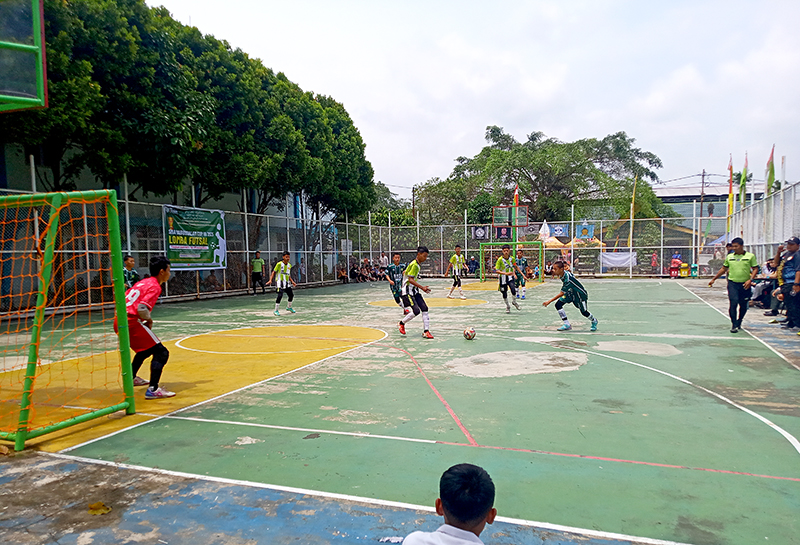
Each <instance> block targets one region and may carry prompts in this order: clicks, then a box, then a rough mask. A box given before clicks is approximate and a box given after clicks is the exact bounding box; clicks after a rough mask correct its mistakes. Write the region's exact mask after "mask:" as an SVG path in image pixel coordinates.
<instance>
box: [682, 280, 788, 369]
mask: <svg viewBox="0 0 800 545" xmlns="http://www.w3.org/2000/svg"><path fill="white" fill-rule="evenodd" d="M681 287H682V288H683V289H685V290H686V291H688V292H689V293H691V294H692V295H694V296H695V297H697V298H698V299H700V300H701V301H702V302H704V303H705V304H707V305H708V306H710V307H711V308H713V309H714V310H716V311H717V312H719V313H720V314H722V315H723V316H725V318H728V319H729V318H730V317H729V316H727V315H726V314H725V313H724V312H722V311H721V310H720V309H718V308H717V307H715V306H714V305H712V304H711V303H709V302H708V301H706V300H705V299H703V298H702V297H700V296H699V295H697V294H696V293H695V292H693V291H692V290H690V289H689V288H687V287H686V286H684V285H683V284H681ZM739 329H743V330H744V331H745V333H747V334H748V335H750V336H751V337H753V338H754V339H755V340H757V341H758V342H760V343H761V344H763V345H764V346H766V347H767V348H769V350H770V351H771V352H772V353H774V354H775V355H776V356H778V357H779V358H780V359H782V360H783V361H785V362H786V363H788V364H789V365H791V366H792V367H794V368H795V369H797V370H798V371H800V367H798V366H797V365H795V364H794V363H792V362H790V361H789V359H788V358H787V357H786V356H784V355H783V354H781V353H780V352H778V351H777V350H775V349H774V348H772V347H771V346H770V345H768V344H767V343H766V342H765V341H764V340H763V339H760V338H759V337H756V336H755V335H753V334H752V333H750V331H748V330H746V329H744V328H743V327H741V328H739Z"/></svg>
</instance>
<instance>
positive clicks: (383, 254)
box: [380, 252, 389, 271]
mask: <svg viewBox="0 0 800 545" xmlns="http://www.w3.org/2000/svg"><path fill="white" fill-rule="evenodd" d="M380 266H381V269H383V270H384V271H385V270H386V268H387V267H388V266H389V258H388V257H387V256H386V252H381V258H380Z"/></svg>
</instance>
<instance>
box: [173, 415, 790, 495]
mask: <svg viewBox="0 0 800 545" xmlns="http://www.w3.org/2000/svg"><path fill="white" fill-rule="evenodd" d="M165 418H169V419H171V420H188V421H191V422H206V423H208V424H225V425H234V426H250V427H253V428H267V429H273V430H285V431H302V432H310V433H326V434H332V435H347V436H350V437H372V438H375V439H390V440H392V441H409V442H412V443H429V444H436V443H438V442H439V441H436V440H435V439H415V438H412V437H398V436H395V435H376V434H373V433H368V432H354V431H334V430H321V429H313V428H296V427H293V426H277V425H274V424H257V423H255V422H235V421H231V420H214V419H211V418H198V417H196V416H166V417H165ZM798 480H800V479H798Z"/></svg>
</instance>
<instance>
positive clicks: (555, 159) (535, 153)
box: [418, 126, 671, 223]
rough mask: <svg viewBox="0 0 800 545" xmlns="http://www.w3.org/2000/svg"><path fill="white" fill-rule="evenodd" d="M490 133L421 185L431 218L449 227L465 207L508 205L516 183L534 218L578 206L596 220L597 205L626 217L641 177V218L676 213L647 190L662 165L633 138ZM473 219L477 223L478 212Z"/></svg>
mask: <svg viewBox="0 0 800 545" xmlns="http://www.w3.org/2000/svg"><path fill="white" fill-rule="evenodd" d="M485 136H486V140H487V143H488V145H487V146H486V147H484V148H483V149H482V150H481V152H480V153H478V154H477V155H476V156H475V157H472V158H466V157H459V158H458V159H457V160H456V162H457V165H456V167H455V169H454V170H453V172H452V173H451V175H450V176H449V177H448V178H447V179H446V180H439V179H438V178H434V179H432V180H429V181H428V182H427V183H425V184H423V185H422V186H421V187H420V189H419V192H418V195H419V196H420V197H421V198H418V202H419V205H418V206H419V208H420V210H421V211H422V212H423V213H424V214H427V217H426V219H428V220H430V221H434V222H442V223H446V222H449V221H453V220H454V219H455V216H456V215H458V214H463V210H464V209H465V208H466V209H468V210H475V209H476V208H477V207H479V206H480V207H482V208H483V209H484V210H485V209H486V208H487V207H488V208H491V206H492V205H489V204H488V203H489V202H493V203H494V204H499V203H504V204H510V203H511V202H512V200H513V193H514V188H515V187H517V186H518V187H519V194H520V204H523V205H528V206H529V213H530V217H531V219H532V220H533V221H541V220H563V219H565V218H568V217H569V216H570V208H571V205H572V204H573V203H574V204H576V212H578V213H579V217H587V218H591V213H590V211H591V210H592V209H597V207H598V206H601V207H604V208H605V212H606V213H608V212H612V213H614V214H616V215H617V216H618V217H627V216H628V215H629V214H630V203H631V197H632V195H633V185H634V180H635V179H638V180H639V182H638V184H637V189H636V192H637V197H636V208H635V215H636V216H637V217H657V216H664V215H667V214H670V213H671V212H670V211H669V208H668V207H666V206H664V205H663V204H662V203H661V201H660V200H659V199H658V198H657V197H656V196H655V194H654V193H653V191H652V188H651V187H650V185H649V182H655V181H657V180H658V176H657V175H656V174H655V172H654V169H657V168H661V160H660V159H659V158H658V157H656V156H655V155H654V154H652V153H650V152H647V151H643V150H641V149H639V148H636V147H634V142H635V141H634V139H632V138H630V137H628V136H627V135H626V134H625V133H624V132H618V133H615V134H611V135H608V136H606V137H604V138H602V139H596V138H587V139H583V140H578V141H575V142H561V141H559V140H557V139H554V138H547V137H546V136H545V135H544V134H543V133H540V132H533V133H531V134H530V135H528V138H527V140H526V141H525V142H517V141H516V140H515V139H514V137H513V136H511V135H508V134H506V133H505V132H504V131H503V129H502V128H501V127H496V126H490V127H487V128H486V135H485ZM479 198H481V199H483V200H482V201H480V200H478V199H479ZM472 214H473V215H472V218H473V219H475V220H477V219H478V217H479V216H478V215H477V213H476V212H475V211H473V212H472ZM468 215H470V212H469V211H468ZM483 217H487V216H485V215H484V216H483ZM489 217H490V216H489ZM483 221H486V220H483Z"/></svg>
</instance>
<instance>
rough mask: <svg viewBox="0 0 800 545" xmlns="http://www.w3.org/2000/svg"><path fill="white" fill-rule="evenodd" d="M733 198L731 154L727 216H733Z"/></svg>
mask: <svg viewBox="0 0 800 545" xmlns="http://www.w3.org/2000/svg"><path fill="white" fill-rule="evenodd" d="M734 202H735V201H734V197H733V154H731V158H730V160H729V161H728V215H729V216H732V215H733V209H734Z"/></svg>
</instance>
